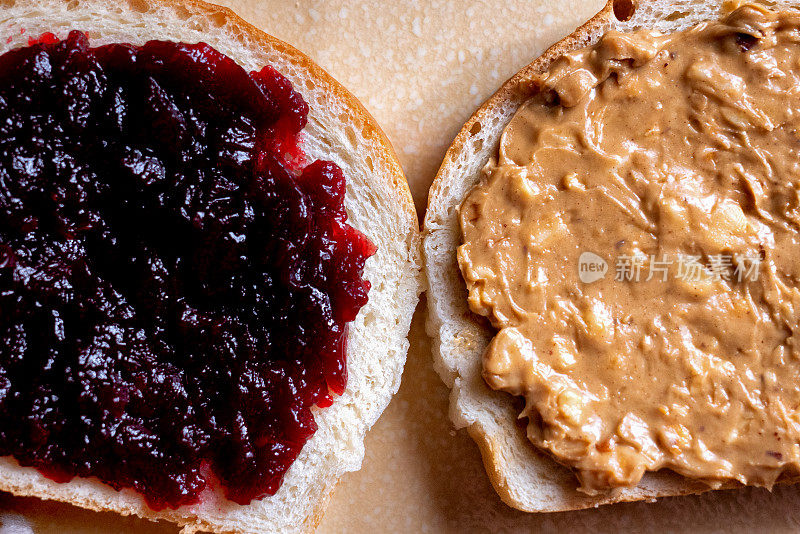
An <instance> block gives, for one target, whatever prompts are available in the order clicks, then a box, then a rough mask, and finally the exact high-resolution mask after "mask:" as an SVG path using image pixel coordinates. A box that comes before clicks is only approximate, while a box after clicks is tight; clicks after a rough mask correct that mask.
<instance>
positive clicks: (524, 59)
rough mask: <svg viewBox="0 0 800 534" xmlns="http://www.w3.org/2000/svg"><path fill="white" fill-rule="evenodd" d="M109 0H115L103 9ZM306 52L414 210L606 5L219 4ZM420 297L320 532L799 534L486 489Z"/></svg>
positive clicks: (47, 523) (55, 519)
mask: <svg viewBox="0 0 800 534" xmlns="http://www.w3.org/2000/svg"><path fill="white" fill-rule="evenodd" d="M109 1H114V0H109ZM219 1H220V2H221V3H225V4H226V5H228V6H229V7H232V8H233V9H234V10H235V11H236V12H238V13H239V14H240V15H241V16H242V17H244V18H245V19H247V20H248V21H250V22H252V23H254V24H256V25H257V26H260V27H261V28H263V29H264V30H266V31H267V32H268V33H271V34H273V35H275V36H277V37H279V38H281V39H283V40H285V41H287V42H289V43H291V44H293V45H295V46H296V47H298V48H300V49H301V50H303V51H304V52H306V53H307V54H309V55H310V56H311V57H312V58H313V59H314V60H315V61H316V62H317V63H319V64H320V65H322V66H323V67H324V68H325V69H327V70H328V71H329V72H330V73H331V74H333V76H334V77H335V78H337V79H338V80H339V81H340V82H342V83H343V84H344V85H345V86H346V87H347V88H348V89H350V90H351V91H352V92H353V93H354V94H355V95H356V96H357V97H358V98H360V99H361V101H362V102H363V103H364V104H365V105H366V107H367V108H368V109H369V110H370V112H371V113H372V114H373V115H374V116H375V118H377V120H378V122H379V123H380V124H381V126H382V127H383V129H384V130H385V131H386V133H387V134H388V135H389V138H390V139H391V140H392V142H393V143H394V146H395V149H396V150H397V153H398V154H399V156H400V159H401V161H402V164H403V167H404V169H405V172H406V175H407V176H408V181H409V183H410V185H411V190H412V192H413V194H414V199H415V202H416V204H417V209H418V211H419V212H420V214H422V212H423V209H424V206H425V202H426V199H427V192H428V187H429V186H430V183H431V181H432V179H433V176H434V174H435V172H436V169H437V167H438V166H439V162H440V161H441V159H442V157H443V155H444V152H445V150H446V148H447V146H448V145H449V144H450V142H451V141H452V139H453V137H454V136H455V134H456V133H457V132H458V130H459V129H460V127H461V125H462V124H463V122H464V121H465V120H466V119H467V118H468V117H469V115H470V114H471V113H472V111H474V110H475V109H476V108H477V106H478V105H479V104H480V103H481V102H482V101H483V100H485V99H486V98H487V97H488V96H489V95H491V93H492V92H493V91H494V90H496V89H497V88H498V87H499V86H500V84H501V83H502V82H503V81H504V80H506V79H507V78H508V77H510V76H511V75H512V74H513V73H514V72H516V71H517V70H519V69H520V68H521V67H523V66H524V65H526V64H527V63H528V62H530V60H532V59H533V58H534V57H536V56H537V55H539V54H540V53H541V52H542V51H543V50H544V49H545V48H546V47H547V46H549V45H550V44H552V43H553V42H555V41H556V40H558V39H559V38H560V37H562V36H564V35H566V34H567V33H569V32H571V31H572V30H573V29H574V28H575V27H576V26H578V25H579V24H580V23H582V22H583V21H584V20H586V19H588V18H589V17H591V15H593V14H594V13H595V12H596V11H597V10H598V9H599V8H600V7H601V4H602V1H601V0H583V1H579V0H575V1H553V0H482V1H468V0H406V1H391V0H386V1H382V0H364V1H362V2H356V1H350V2H348V1H345V0H331V1H327V2H326V1H323V0H298V1H282V0H219ZM424 307H425V303H424V300H423V302H422V303H421V304H420V306H419V308H418V309H417V314H416V317H415V320H414V323H413V325H412V329H411V351H410V354H409V359H408V364H407V365H406V369H405V374H404V375H403V385H402V386H401V388H400V392H399V394H398V395H397V396H395V398H394V399H393V400H392V403H391V405H390V406H389V408H388V409H387V410H386V412H385V413H384V414H383V416H382V417H381V419H380V420H379V421H378V423H377V425H376V426H375V427H374V428H373V429H372V431H371V432H370V433H369V434H368V436H367V443H366V448H367V455H366V458H365V460H364V466H363V468H362V470H361V471H360V472H358V473H353V474H350V475H348V476H346V477H345V478H344V479H343V480H342V482H341V483H340V484H339V486H338V488H337V490H336V492H335V494H334V497H333V500H332V502H331V505H330V508H329V509H328V513H327V514H326V516H325V518H324V520H323V522H322V524H321V526H320V528H319V532H320V533H321V534H328V533H344V532H355V533H362V532H364V533H373V532H489V531H493V532H498V531H499V532H539V531H542V532H618V531H623V532H670V531H672V532H731V531H734V532H749V531H758V532H762V531H766V532H785V531H800V488H798V487H782V488H776V489H775V491H774V492H773V493H769V492H767V491H765V490H759V489H744V490H734V491H725V492H716V493H711V494H706V495H702V496H693V497H683V498H673V499H664V500H662V501H660V502H658V503H655V504H647V503H636V504H624V505H616V506H607V507H603V508H600V509H596V510H587V511H580V512H573V513H561V514H540V515H526V514H522V513H519V512H516V511H514V510H512V509H511V508H508V507H507V506H505V505H504V504H503V503H502V502H501V501H500V500H499V498H498V497H497V496H496V494H495V493H494V491H493V490H492V488H491V486H490V484H489V482H488V479H487V477H486V474H485V473H484V470H483V466H482V464H481V460H480V455H479V453H478V450H477V447H476V446H475V444H474V443H473V442H472V440H471V439H470V438H469V437H468V436H467V435H466V433H465V432H455V431H453V430H452V425H451V424H450V421H449V419H448V418H447V396H448V390H447V389H446V388H445V387H444V385H443V384H442V383H441V382H440V380H439V378H438V376H436V374H435V373H434V371H433V369H432V366H431V363H430V345H429V342H428V340H427V338H426V336H425V332H424V327H423V322H424V312H425V309H424ZM0 521H1V522H2V526H0V534H5V533H14V534H16V533H23V532H31V531H33V532H35V533H37V534H73V533H96V534H119V533H122V534H127V533H141V534H155V533H162V534H167V533H172V534H174V533H176V532H177V529H176V528H175V527H174V526H171V525H168V524H154V523H149V522H147V521H142V520H138V519H132V518H121V517H118V516H116V515H114V514H98V513H94V512H87V511H84V510H80V509H78V508H74V507H71V506H67V505H62V504H55V503H43V502H40V501H38V500H36V499H19V498H14V497H11V496H8V495H4V494H0Z"/></svg>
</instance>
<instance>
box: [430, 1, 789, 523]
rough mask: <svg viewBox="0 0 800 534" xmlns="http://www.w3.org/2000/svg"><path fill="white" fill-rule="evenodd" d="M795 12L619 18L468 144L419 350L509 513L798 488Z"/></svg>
mask: <svg viewBox="0 0 800 534" xmlns="http://www.w3.org/2000/svg"><path fill="white" fill-rule="evenodd" d="M799 141H800V12H798V11H797V10H796V9H795V8H794V7H792V5H791V4H781V3H777V4H776V3H772V2H770V6H765V5H761V4H751V3H743V2H724V3H722V2H716V1H702V2H688V1H686V2H684V1H674V0H669V1H662V0H640V1H631V0H616V1H612V2H609V3H608V4H607V5H606V6H605V7H604V9H603V10H602V11H601V12H600V13H599V14H598V15H596V16H595V17H594V18H593V19H592V20H590V21H589V22H587V23H586V24H585V25H583V26H582V27H580V28H579V29H577V30H576V31H575V32H574V33H573V34H572V35H570V36H568V37H567V38H565V39H564V40H562V41H561V42H559V43H557V44H556V45H554V46H553V47H552V48H550V49H549V50H548V51H547V52H545V53H544V55H542V56H541V57H540V58H539V59H537V60H536V61H534V62H533V63H531V64H530V65H529V66H528V67H526V68H525V69H523V70H522V71H521V72H519V73H518V74H517V75H516V76H514V77H513V78H512V79H511V80H509V81H508V82H507V83H506V84H505V85H504V86H503V87H502V88H501V89H500V90H499V91H498V92H497V93H496V94H495V95H494V96H493V97H492V98H491V99H490V100H489V101H487V102H486V103H485V104H484V105H483V106H482V107H481V108H480V109H479V110H478V111H477V112H476V113H475V115H474V116H473V117H472V118H471V119H470V120H469V122H467V124H466V125H465V126H464V128H463V130H462V131H461V133H460V134H459V135H458V137H457V138H456V140H455V142H454V144H453V145H452V147H451V148H450V150H449V151H448V153H447V156H446V158H445V161H444V163H443V165H442V167H441V169H440V171H439V174H438V177H437V179H436V181H435V183H434V185H433V188H432V190H431V193H430V197H429V204H428V212H427V215H426V219H425V228H424V255H425V257H426V265H427V273H428V278H429V283H430V290H429V294H428V306H429V325H428V326H429V332H430V334H431V335H432V336H433V337H434V339H435V343H436V349H435V351H436V354H435V359H436V364H437V368H438V371H439V373H440V375H441V376H442V378H443V380H444V381H445V382H446V383H447V384H448V385H449V386H450V387H452V389H453V392H452V396H451V416H452V418H453V420H454V422H455V424H456V425H457V426H459V427H467V428H468V430H469V432H470V434H471V435H472V436H473V437H474V439H475V440H476V441H477V443H478V445H479V447H480V449H481V452H482V455H483V459H484V463H485V465H486V469H487V472H488V474H489V476H490V478H491V480H492V482H493V484H494V486H495V488H496V489H497V491H498V493H499V494H500V496H501V497H502V498H503V499H504V500H505V501H506V502H507V503H508V504H510V505H512V506H514V507H517V508H519V509H521V510H527V511H556V510H569V509H576V508H584V507H589V506H595V505H598V504H603V503H612V502H619V501H631V500H640V499H652V498H655V497H659V496H666V495H679V494H686V493H694V492H700V491H705V490H708V489H714V488H721V487H734V486H737V485H741V484H745V485H757V486H765V487H771V486H772V485H773V484H775V483H776V482H781V481H786V480H792V479H793V478H795V477H796V476H797V475H798V474H800V381H798V378H800V338H799V337H798V332H800V167H798V161H800V142H799Z"/></svg>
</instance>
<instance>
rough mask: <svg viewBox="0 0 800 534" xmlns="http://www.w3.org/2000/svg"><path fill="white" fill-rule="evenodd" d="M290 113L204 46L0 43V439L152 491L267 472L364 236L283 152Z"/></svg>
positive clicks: (333, 363)
mask: <svg viewBox="0 0 800 534" xmlns="http://www.w3.org/2000/svg"><path fill="white" fill-rule="evenodd" d="M307 113H308V106H307V105H306V103H305V102H304V100H303V99H302V97H301V96H300V95H299V94H298V93H297V92H296V91H294V90H293V89H292V86H291V84H290V82H289V81H288V80H287V79H286V78H284V77H283V76H282V75H280V74H279V73H278V72H276V71H275V70H274V69H273V68H271V67H265V68H264V69H263V70H261V71H260V72H252V73H250V74H248V73H247V72H246V71H244V70H243V69H242V68H241V67H239V66H238V65H237V64H236V63H235V62H234V61H233V60H231V59H230V58H228V57H227V56H225V55H223V54H221V53H219V52H217V51H216V50H214V49H213V48H211V47H209V46H208V45H205V44H196V45H187V44H179V43H171V42H159V41H151V42H148V43H146V44H145V45H143V46H141V47H134V46H129V45H124V44H113V45H108V46H102V47H97V48H90V47H89V44H88V40H87V38H86V36H85V35H84V34H83V33H80V32H77V31H73V32H72V33H70V34H69V37H68V38H67V39H66V40H63V41H57V40H55V39H42V40H41V41H40V42H37V43H35V44H33V45H31V46H29V47H26V48H21V49H17V50H13V51H10V52H7V53H5V54H4V55H2V56H0V454H1V455H10V456H13V457H14V458H16V459H17V460H18V461H19V462H20V464H22V465H25V466H33V467H36V468H38V469H39V470H40V471H41V472H42V473H44V474H46V475H47V476H49V477H51V478H53V479H55V480H58V481H67V480H69V479H71V478H72V477H74V476H81V477H89V476H93V477H97V478H99V479H100V480H102V481H104V482H105V483H107V484H109V485H111V486H113V487H114V488H117V489H120V488H133V489H135V490H136V491H138V492H140V493H141V494H142V495H144V497H145V498H146V500H147V502H148V504H149V505H150V506H151V507H152V508H154V509H163V508H165V507H178V506H180V505H183V504H188V503H193V502H196V501H197V500H198V499H199V494H200V493H201V491H202V490H203V489H204V488H205V487H206V486H208V485H209V480H211V479H216V480H219V483H220V484H221V485H222V486H223V488H224V491H225V494H226V496H227V497H228V498H229V499H231V500H232V501H235V502H237V503H240V504H246V503H249V502H250V501H251V500H252V499H257V498H260V497H263V496H265V495H270V494H274V493H275V492H276V491H277V490H278V488H279V487H280V484H281V481H282V478H283V476H284V474H285V472H286V470H287V469H288V468H289V466H290V465H291V464H292V462H293V461H294V460H295V458H296V457H297V455H298V453H299V452H300V450H301V448H302V447H303V445H304V443H305V442H306V441H307V440H308V438H309V437H310V436H311V435H312V434H313V433H314V431H315V430H316V425H315V422H314V416H313V414H312V411H311V408H312V407H313V406H314V405H320V406H325V405H328V404H330V402H331V397H330V393H329V392H333V393H335V394H341V393H342V392H343V390H344V388H345V383H346V380H347V375H346V366H345V341H346V336H347V323H348V322H349V321H352V320H353V319H354V318H355V316H356V314H357V312H358V310H359V309H360V308H361V307H362V306H363V305H364V304H365V303H366V302H367V292H368V290H369V282H367V281H365V280H363V279H362V272H363V268H364V263H365V261H366V259H367V257H369V256H370V255H372V254H373V253H374V252H375V247H374V246H373V245H372V244H371V243H370V242H369V241H368V240H367V239H366V238H365V237H364V236H363V235H362V234H360V233H359V232H358V231H356V230H355V229H353V228H352V227H351V226H349V225H348V224H346V222H345V220H346V213H345V209H344V194H345V181H344V177H343V175H342V171H341V170H340V169H339V168H338V167H337V166H336V165H335V164H333V163H331V162H325V161H317V162H314V163H311V164H310V165H308V166H305V167H304V168H302V169H301V168H299V167H298V165H297V162H298V161H301V160H302V158H300V157H299V155H300V154H301V151H300V148H299V146H298V135H299V132H300V131H301V129H302V128H303V127H304V126H305V124H306V116H307ZM287 154H288V156H287Z"/></svg>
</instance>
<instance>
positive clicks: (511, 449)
mask: <svg viewBox="0 0 800 534" xmlns="http://www.w3.org/2000/svg"><path fill="white" fill-rule="evenodd" d="M768 4H769V5H778V6H787V7H796V6H798V5H800V3H798V2H796V1H795V2H769V3H768ZM722 7H723V4H722V2H720V1H715V0H701V1H697V0H640V1H636V0H616V1H614V0H610V1H609V2H608V3H607V4H606V5H605V7H604V8H603V9H602V10H601V11H600V12H599V13H598V14H597V15H596V16H595V17H594V18H592V19H591V20H590V21H588V22H587V23H586V24H584V25H583V26H581V27H580V28H578V29H577V30H575V32H573V33H572V34H571V35H569V36H567V37H566V38H564V39H563V40H562V41H559V42H558V43H556V44H555V45H553V46H552V47H551V48H550V49H548V50H547V51H546V52H545V53H544V54H543V55H542V56H541V57H539V58H538V59H536V60H534V61H533V63H531V64H530V65H528V66H527V67H525V68H524V69H522V70H521V71H520V72H519V73H518V74H516V75H515V76H514V77H513V78H511V79H510V80H509V81H508V82H506V84H505V85H503V87H502V88H501V89H500V90H499V91H498V92H497V93H495V95H494V96H492V97H491V98H490V99H489V100H488V101H487V102H486V103H484V104H483V106H481V108H480V109H479V110H478V111H477V112H476V113H475V114H474V115H473V116H472V118H470V120H469V121H468V122H467V124H466V125H465V126H464V128H463V129H462V130H461V132H460V133H459V135H458V136H457V137H456V139H455V141H454V142H453V145H452V146H451V147H450V149H449V150H448V152H447V154H446V156H445V160H444V162H443V164H442V167H441V168H440V170H439V173H438V175H437V177H436V180H435V181H434V183H433V186H432V188H431V191H430V194H429V197H428V210H427V213H426V216H425V223H424V229H423V253H424V256H425V262H426V271H427V275H428V283H429V289H428V297H427V300H428V322H427V329H428V333H429V335H430V336H431V337H432V338H433V344H434V349H433V350H434V365H435V367H436V370H437V372H438V373H439V375H440V376H441V377H442V380H444V382H445V383H446V384H447V385H448V386H449V387H450V388H452V391H451V395H450V417H451V419H452V420H453V422H454V424H455V425H456V427H458V428H467V429H468V431H469V433H470V435H471V436H472V437H473V438H474V439H475V441H476V442H477V443H478V446H479V448H480V450H481V455H482V457H483V461H484V464H485V466H486V471H487V473H488V475H489V477H490V478H491V481H492V484H493V485H494V487H495V489H496V490H497V492H498V494H499V495H500V497H501V498H502V499H503V500H504V501H505V502H506V503H507V504H509V505H510V506H513V507H515V508H518V509H520V510H523V511H529V512H550V511H562V510H573V509H579V508H587V507H592V506H597V505H600V504H605V503H613V502H623V501H634V500H642V499H653V498H656V497H663V496H670V495H682V494H688V493H699V492H702V491H707V490H708V489H709V488H708V486H707V485H706V484H703V483H701V482H698V481H693V480H689V479H685V478H682V477H679V476H678V475H675V474H672V473H671V472H659V473H655V474H648V475H646V476H645V478H644V479H643V480H642V482H641V483H640V484H639V486H638V487H636V488H631V489H623V490H618V491H615V492H612V493H610V494H607V495H601V496H596V497H590V496H587V495H584V494H582V493H579V492H577V491H576V488H577V482H576V479H575V477H574V475H573V474H572V473H571V472H570V471H569V470H568V469H567V468H565V467H563V466H561V465H559V464H557V463H556V462H555V461H554V460H553V459H552V458H551V457H550V456H548V455H545V454H543V453H540V452H539V451H537V450H536V449H535V448H534V447H533V445H532V444H531V443H530V442H529V441H528V440H527V438H526V436H525V432H524V427H520V426H519V425H518V424H517V416H518V414H519V409H518V407H515V406H514V404H513V402H514V399H513V398H512V397H511V396H510V395H507V394H505V393H499V392H496V391H493V390H491V389H489V387H488V386H487V385H486V384H485V382H484V381H483V378H482V377H481V359H482V355H483V352H484V350H485V348H486V346H487V344H488V343H489V341H490V340H491V339H492V337H493V335H494V334H493V332H492V331H491V330H490V329H489V326H488V322H485V321H484V320H483V319H482V318H480V317H478V316H477V315H475V314H473V313H472V312H471V311H470V310H469V307H468V306H467V299H466V296H467V290H466V287H465V285H464V281H463V279H462V278H461V274H460V272H459V269H458V264H457V262H456V254H455V253H456V248H457V247H458V246H459V244H460V239H461V237H460V230H459V226H458V220H457V215H456V209H457V207H458V206H459V205H460V204H461V201H462V200H463V199H464V197H465V196H466V194H467V192H468V191H469V190H470V189H471V188H472V187H473V186H474V185H475V184H476V183H477V182H478V180H479V178H480V171H481V169H482V168H483V166H484V164H485V163H486V162H487V161H488V159H489V157H490V156H491V155H492V154H494V153H496V151H497V147H498V142H499V139H500V134H501V133H502V131H503V129H504V128H505V126H506V124H507V123H508V122H509V120H510V119H511V117H512V116H513V115H514V113H515V112H516V111H517V109H518V108H519V106H520V105H521V104H522V103H523V102H524V101H525V100H526V99H527V97H528V95H529V92H528V91H527V90H526V86H527V81H528V80H530V78H531V77H532V76H534V75H535V74H539V73H542V72H544V71H546V70H547V67H548V66H549V65H550V63H551V62H552V61H553V60H554V59H555V58H557V57H559V56H560V55H562V54H563V53H565V52H568V51H570V50H575V49H577V48H581V47H584V46H588V45H590V44H592V43H594V42H596V41H597V40H598V39H599V38H600V36H602V35H603V33H605V32H606V31H608V30H609V29H617V30H620V31H632V30H636V29H642V28H649V29H656V30H658V31H661V32H664V33H668V32H675V31H679V30H682V29H686V28H688V27H690V26H692V25H694V24H697V23H698V22H702V21H704V20H712V19H716V18H719V15H720V13H721V10H722ZM620 19H622V20H620Z"/></svg>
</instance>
